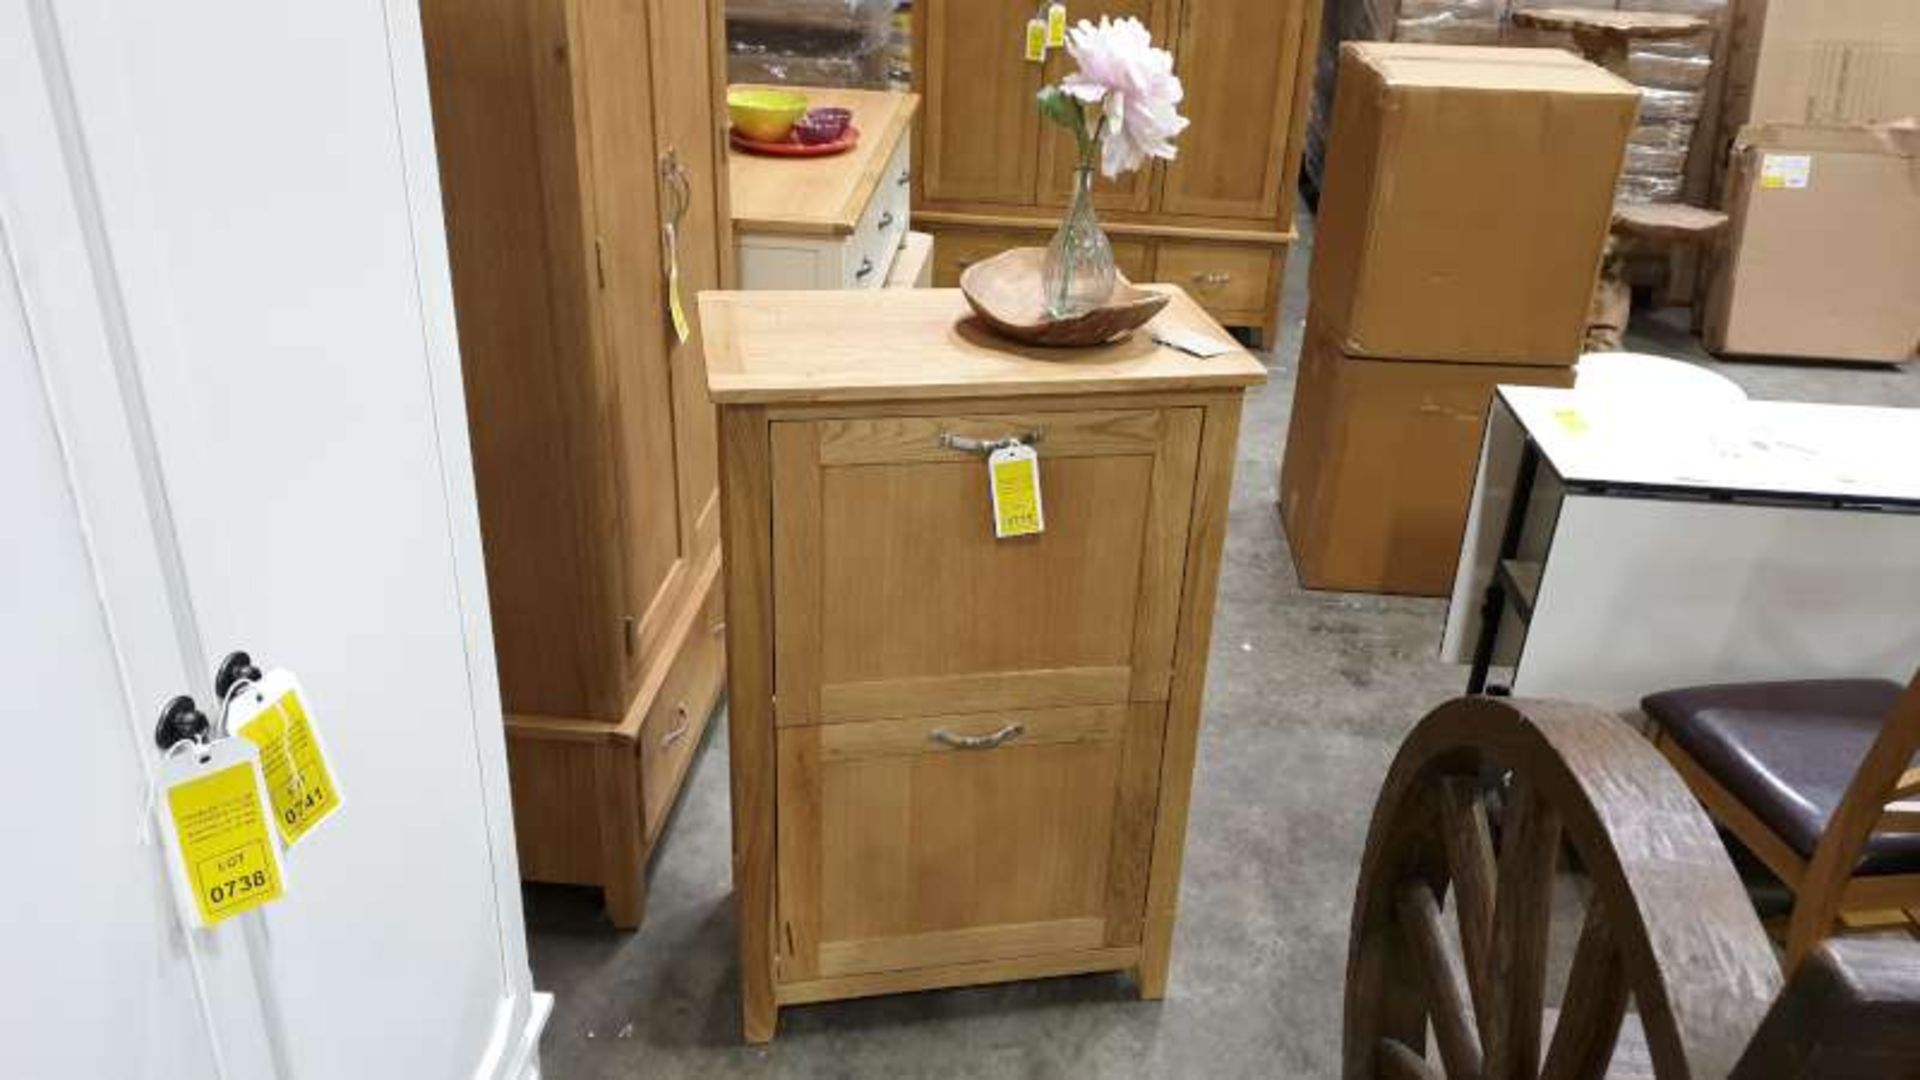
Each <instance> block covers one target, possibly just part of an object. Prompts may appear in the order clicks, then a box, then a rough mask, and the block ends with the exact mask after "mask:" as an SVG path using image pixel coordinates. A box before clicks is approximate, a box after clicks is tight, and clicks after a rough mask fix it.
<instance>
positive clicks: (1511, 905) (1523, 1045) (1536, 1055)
mask: <svg viewBox="0 0 1920 1080" xmlns="http://www.w3.org/2000/svg"><path fill="white" fill-rule="evenodd" d="M1501 832H1502V835H1501V845H1500V869H1499V883H1500V884H1499V893H1498V895H1496V896H1495V898H1494V915H1493V949H1492V963H1491V965H1490V967H1489V975H1488V984H1489V987H1490V988H1491V989H1492V990H1493V991H1494V993H1492V994H1491V995H1490V996H1492V997H1494V998H1495V999H1496V1000H1495V1001H1493V1002H1489V1007H1488V1008H1487V1009H1486V1010H1485V1011H1484V1012H1483V1013H1482V1014H1481V1016H1482V1020H1481V1023H1482V1025H1483V1029H1482V1042H1483V1043H1484V1045H1485V1046H1486V1056H1487V1071H1486V1080H1534V1078H1535V1077H1536V1076H1537V1075H1539V1067H1540V1022H1541V1014H1542V1010H1543V1009H1544V1006H1545V999H1546V976H1547V931H1548V929H1549V928H1550V925H1551V921H1552V916H1553V873H1554V867H1555V864H1556V862H1557V861H1558V858H1559V854H1560V818H1559V815H1558V814H1557V813H1555V812H1554V809H1553V808H1552V807H1551V806H1549V805H1547V803H1546V802H1544V801H1543V800H1542V799H1541V798H1540V795H1539V793H1538V792H1537V791H1535V790H1534V788H1533V785H1532V784H1531V783H1530V782H1529V781H1528V780H1527V778H1526V777H1525V776H1524V775H1522V776H1519V777H1516V778H1515V780H1514V783H1513V786H1512V789H1511V791H1510V792H1509V798H1508V800H1507V812H1506V816H1505V818H1504V820H1503V822H1502V830H1501Z"/></svg>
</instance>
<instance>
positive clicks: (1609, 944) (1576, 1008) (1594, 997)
mask: <svg viewBox="0 0 1920 1080" xmlns="http://www.w3.org/2000/svg"><path fill="white" fill-rule="evenodd" d="M1626 1015H1627V972H1626V967H1625V966H1624V965H1623V964H1622V963H1621V960H1620V950H1619V949H1618V948H1617V947H1616V946H1615V944H1614V940H1613V932H1612V930H1611V929H1610V928H1609V927H1608V925H1607V919H1606V912H1605V911H1603V910H1601V907H1600V901H1599V900H1598V899H1597V898H1596V899H1595V900H1594V901H1593V902H1592V903H1591V904H1589V905H1588V906H1587V921H1586V925H1585V926H1584V927H1583V928H1582V929H1581V931H1580V944H1579V945H1578V946H1577V947H1576V948H1575V949H1574V953H1573V971H1572V972H1571V973H1570V974H1569V976H1568V978H1567V998H1566V1002H1565V1004H1564V1006H1563V1007H1562V1008H1561V1010H1560V1023H1559V1026H1557V1027H1555V1028H1554V1030H1553V1044H1552V1045H1551V1046H1550V1047H1549V1048H1548V1050H1547V1063H1546V1066H1545V1067H1544V1068H1543V1069H1542V1070H1541V1072H1540V1075H1541V1078H1542V1080H1602V1078H1603V1077H1605V1076H1606V1075H1607V1066H1608V1065H1609V1064H1610V1063H1611V1062H1612V1061H1613V1048H1614V1044H1615V1043H1616V1042H1618V1041H1619V1038H1620V1023H1621V1021H1622V1020H1624V1019H1625V1018H1626Z"/></svg>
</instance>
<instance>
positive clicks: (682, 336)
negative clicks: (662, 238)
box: [666, 222, 693, 345]
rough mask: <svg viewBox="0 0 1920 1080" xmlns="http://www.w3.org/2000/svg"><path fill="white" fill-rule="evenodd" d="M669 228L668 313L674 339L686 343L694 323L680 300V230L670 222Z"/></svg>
mask: <svg viewBox="0 0 1920 1080" xmlns="http://www.w3.org/2000/svg"><path fill="white" fill-rule="evenodd" d="M666 230H667V315H668V317H669V318H671V319H672V320H673V336H674V339H675V340H677V341H678V342H680V344H682V345H685V344H686V343H687V339H688V338H689V337H692V336H693V324H692V323H690V322H688V321H687V309H686V305H684V304H682V303H681V302H680V238H679V235H678V234H679V230H677V229H675V228H674V227H673V223H672V222H668V223H667V226H666Z"/></svg>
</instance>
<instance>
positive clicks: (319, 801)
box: [237, 689, 340, 847]
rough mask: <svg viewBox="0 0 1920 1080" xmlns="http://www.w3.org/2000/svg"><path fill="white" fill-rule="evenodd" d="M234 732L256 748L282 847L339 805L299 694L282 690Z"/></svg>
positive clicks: (331, 779) (338, 799)
mask: <svg viewBox="0 0 1920 1080" xmlns="http://www.w3.org/2000/svg"><path fill="white" fill-rule="evenodd" d="M237 734H238V735H239V736H240V737H241V738H243V739H246V740H247V741H248V742H250V743H252V744H253V745H255V746H257V747H259V748H260V771H261V772H262V773H263V774H264V775H265V777H266V780H267V797H268V798H270V799H272V800H273V821H274V825H275V826H277V827H278V828H279V830H280V839H281V840H282V841H284V842H285V843H286V845H287V846H288V847H292V846H293V844H294V842H295V841H297V840H299V839H300V838H301V837H302V836H304V835H306V833H307V830H309V829H311V828H313V827H314V826H315V825H318V824H320V822H321V821H322V820H323V819H324V818H325V817H326V816H327V815H328V814H331V813H333V811H334V809H335V808H337V807H338V806H339V805H340V794H339V792H338V791H336V790H334V786H333V773H332V771H331V770H330V769H328V768H327V759H326V755H324V754H322V753H321V752H320V742H319V740H318V739H316V738H315V737H314V734H313V721H312V720H310V719H309V718H308V717H307V709H306V706H305V705H304V704H302V703H301V701H300V695H299V694H298V693H297V692H295V691H294V690H291V689H289V690H287V691H285V692H284V693H282V694H281V695H280V696H279V697H278V698H276V699H274V701H273V703H272V704H271V705H268V706H267V707H266V708H264V709H262V710H260V711H259V712H257V713H255V714H254V715H253V716H252V717H250V718H248V719H247V720H246V721H245V722H244V723H243V724H241V726H240V727H239V729H238V731H237Z"/></svg>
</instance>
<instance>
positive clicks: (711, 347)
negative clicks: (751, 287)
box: [700, 285, 1267, 404]
mask: <svg viewBox="0 0 1920 1080" xmlns="http://www.w3.org/2000/svg"><path fill="white" fill-rule="evenodd" d="M1148 287H1149V288H1153V289H1160V290H1164V291H1166V292H1168V293H1170V294H1172V296H1173V302H1172V303H1171V304H1168V305H1167V307H1166V310H1164V311H1162V312H1161V313H1160V314H1159V315H1157V316H1155V317H1154V320H1153V321H1152V322H1150V323H1148V324H1147V325H1146V326H1145V327H1143V328H1142V329H1140V330H1137V331H1135V332H1134V333H1133V335H1132V336H1130V337H1128V338H1127V339H1126V340H1124V341H1120V342H1117V343H1115V344H1112V345H1103V346H1100V347H1098V348H1088V349H1043V348H1036V347H1032V346H1026V345H1021V344H1019V343H1017V342H1012V341H1008V340H1006V339H1005V338H1001V337H999V336H997V335H995V334H994V333H993V332H992V331H991V330H989V329H987V327H986V326H985V325H984V324H982V323H980V322H979V321H978V320H977V319H975V318H974V317H973V313H972V311H971V309H969V308H968V307H967V301H966V297H964V296H962V295H961V293H960V290H958V289H867V290H858V291H847V292H835V291H808V292H785V291H755V292H704V293H701V294H700V318H701V325H702V327H703V329H704V332H705V335H706V342H707V346H706V351H707V388H708V391H709V393H710V394H711V395H712V397H713V400H714V401H716V402H718V403H721V404H749V403H773V402H788V403H794V402H833V401H878V400H888V399H910V398H965V397H1001V396H1009V395H1020V396H1029V395H1038V394H1088V393H1122V392H1139V391H1171V390H1196V389H1210V388H1219V387H1245V386H1253V385H1257V384H1259V383H1262V382H1265V381H1266V378H1267V373H1266V369H1265V368H1264V367H1262V366H1261V365H1260V362H1259V361H1257V360H1255V359H1254V358H1253V356H1252V355H1251V354H1249V353H1248V352H1247V351H1246V350H1244V349H1242V348H1240V347H1239V346H1238V345H1237V344H1234V345H1233V348H1232V349H1230V350H1229V351H1227V352H1225V353H1222V354H1221V355H1219V356H1215V357H1213V358H1211V359H1201V358H1200V357H1197V356H1192V355H1189V354H1187V353H1184V352H1181V351H1179V350H1177V349H1173V348H1169V347H1167V346H1164V345H1161V344H1159V343H1158V342H1156V341H1154V339H1153V337H1152V334H1151V331H1152V330H1153V329H1154V328H1156V327H1157V328H1164V329H1172V328H1180V329H1183V330H1189V331H1192V332H1195V333H1199V334H1201V335H1204V336H1206V337H1209V338H1213V339H1215V340H1217V341H1220V342H1223V343H1228V344H1232V343H1233V339H1232V338H1231V337H1230V336H1228V334H1227V332H1226V331H1225V330H1223V329H1221V327H1220V324H1218V323H1216V322H1214V321H1213V319H1211V318H1210V317H1208V315H1207V314H1206V312H1204V311H1202V310H1201V309H1200V306H1199V305H1198V304H1196V303H1194V302H1193V300H1192V298H1190V297H1188V296H1187V294H1186V293H1185V292H1182V291H1181V290H1180V288H1179V287H1178V286H1174V285H1152V286H1148Z"/></svg>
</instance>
